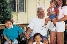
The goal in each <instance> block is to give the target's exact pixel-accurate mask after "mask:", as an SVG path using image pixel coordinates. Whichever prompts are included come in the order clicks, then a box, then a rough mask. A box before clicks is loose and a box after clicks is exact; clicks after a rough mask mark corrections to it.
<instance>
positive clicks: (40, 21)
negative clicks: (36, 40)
mask: <svg viewBox="0 0 67 44" xmlns="http://www.w3.org/2000/svg"><path fill="white" fill-rule="evenodd" d="M44 14H45V13H44V7H42V6H39V7H38V8H37V17H36V18H33V19H32V20H31V21H30V23H29V25H28V29H27V33H28V34H30V33H31V37H30V40H29V42H28V44H33V35H34V34H35V33H40V34H41V35H42V38H43V40H42V41H43V43H44V44H48V40H47V28H44V27H43V25H44V23H45V17H44V16H45V15H44ZM31 31H32V32H31Z"/></svg>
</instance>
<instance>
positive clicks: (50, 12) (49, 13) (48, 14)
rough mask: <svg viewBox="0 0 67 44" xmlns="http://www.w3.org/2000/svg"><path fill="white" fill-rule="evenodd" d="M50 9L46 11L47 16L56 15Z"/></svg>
mask: <svg viewBox="0 0 67 44" xmlns="http://www.w3.org/2000/svg"><path fill="white" fill-rule="evenodd" d="M51 9H52V8H51V7H49V8H48V9H47V12H48V13H47V16H50V15H51V14H56V12H55V11H51Z"/></svg>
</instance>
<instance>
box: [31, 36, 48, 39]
mask: <svg viewBox="0 0 67 44" xmlns="http://www.w3.org/2000/svg"><path fill="white" fill-rule="evenodd" d="M30 38H33V36H31V37H30ZM42 38H46V39H48V38H47V37H46V36H42Z"/></svg>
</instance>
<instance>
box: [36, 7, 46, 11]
mask: <svg viewBox="0 0 67 44" xmlns="http://www.w3.org/2000/svg"><path fill="white" fill-rule="evenodd" d="M39 9H43V10H45V8H44V7H43V6H39V7H38V8H37V11H38V10H39Z"/></svg>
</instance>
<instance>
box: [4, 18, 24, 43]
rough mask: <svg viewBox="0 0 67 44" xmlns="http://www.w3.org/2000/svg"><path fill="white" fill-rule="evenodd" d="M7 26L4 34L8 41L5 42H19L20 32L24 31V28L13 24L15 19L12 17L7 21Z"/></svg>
mask: <svg viewBox="0 0 67 44" xmlns="http://www.w3.org/2000/svg"><path fill="white" fill-rule="evenodd" d="M5 26H6V28H4V31H3V35H4V38H5V40H6V42H5V43H4V44H18V40H17V38H18V35H19V34H22V33H23V29H21V28H20V27H19V26H17V25H13V21H12V20H11V19H10V18H8V19H7V20H6V21H5ZM18 32H19V33H18Z"/></svg>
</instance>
